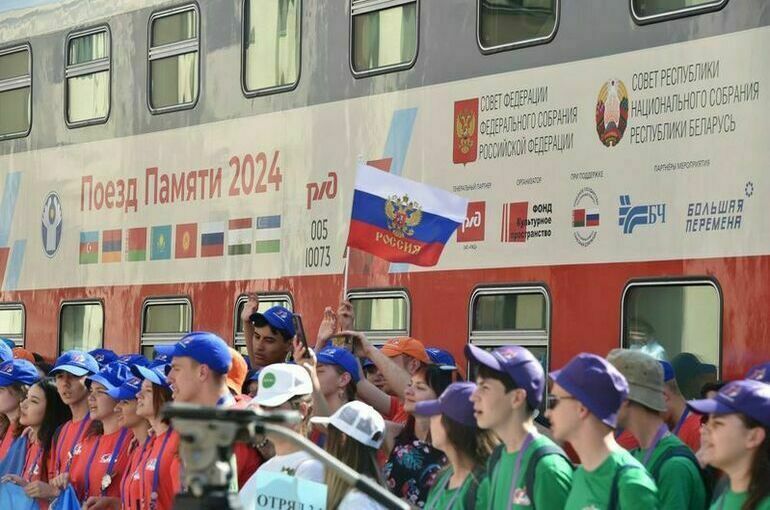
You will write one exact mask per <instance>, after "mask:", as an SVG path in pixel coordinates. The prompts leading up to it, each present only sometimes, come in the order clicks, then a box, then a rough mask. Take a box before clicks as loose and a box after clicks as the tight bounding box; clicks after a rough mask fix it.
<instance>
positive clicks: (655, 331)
mask: <svg viewBox="0 0 770 510" xmlns="http://www.w3.org/2000/svg"><path fill="white" fill-rule="evenodd" d="M622 321H623V323H622V325H621V331H622V335H623V336H622V340H623V341H622V345H623V347H625V348H629V349H639V350H641V351H644V352H646V353H648V354H650V355H652V356H654V357H656V358H658V359H665V360H668V361H670V362H671V364H672V366H673V367H674V371H675V372H676V378H677V383H678V384H679V388H680V389H681V390H682V393H683V394H684V396H685V397H686V398H698V397H699V396H700V389H701V387H702V386H703V384H705V383H706V382H709V381H714V380H716V379H717V377H718V376H719V365H720V345H721V331H722V296H721V293H720V291H719V287H717V285H716V284H715V283H714V282H713V281H711V280H694V281H657V282H649V281H645V282H632V283H630V284H629V285H628V286H627V287H626V289H625V291H624V293H623V315H622Z"/></svg>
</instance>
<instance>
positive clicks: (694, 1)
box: [631, 0, 727, 22]
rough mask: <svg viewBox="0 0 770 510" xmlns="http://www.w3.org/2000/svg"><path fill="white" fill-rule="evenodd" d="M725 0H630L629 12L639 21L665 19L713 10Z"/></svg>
mask: <svg viewBox="0 0 770 510" xmlns="http://www.w3.org/2000/svg"><path fill="white" fill-rule="evenodd" d="M726 3H727V0H631V13H632V14H633V16H634V18H635V19H636V20H637V21H639V22H650V21H662V20H666V19H671V18H676V17H681V16H688V15H691V14H699V13H702V12H708V11H714V10H717V9H721V8H722V7H724V6H725V4H726Z"/></svg>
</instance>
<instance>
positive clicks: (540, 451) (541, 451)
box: [471, 444, 572, 509]
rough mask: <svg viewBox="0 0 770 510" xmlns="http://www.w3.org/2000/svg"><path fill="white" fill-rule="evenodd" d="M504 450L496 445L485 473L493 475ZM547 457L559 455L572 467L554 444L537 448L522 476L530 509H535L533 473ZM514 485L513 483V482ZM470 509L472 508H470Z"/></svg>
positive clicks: (502, 445) (570, 462) (501, 445)
mask: <svg viewBox="0 0 770 510" xmlns="http://www.w3.org/2000/svg"><path fill="white" fill-rule="evenodd" d="M504 448H505V445H504V444H500V445H497V447H495V449H494V450H492V455H490V456H489V459H488V460H487V472H488V473H490V474H491V473H493V472H494V467H495V466H497V464H498V462H499V461H500V458H501V457H502V456H503V449H504ZM548 455H559V456H561V457H562V458H563V459H564V460H566V461H567V462H568V463H569V465H570V466H572V461H571V460H569V457H567V454H566V453H564V450H562V449H561V448H559V447H558V446H556V445H554V444H546V445H543V446H540V447H538V448H537V449H535V450H534V451H533V452H532V456H531V457H530V458H529V462H528V463H527V467H526V470H525V471H524V472H525V475H524V480H525V482H524V484H525V487H526V489H527V496H528V497H529V499H530V502H531V507H532V508H533V509H534V508H535V499H534V493H535V471H536V470H537V464H538V462H540V461H541V460H542V459H543V457H546V456H548ZM514 483H515V482H514ZM492 490H493V491H494V487H492ZM471 508H472V507H471Z"/></svg>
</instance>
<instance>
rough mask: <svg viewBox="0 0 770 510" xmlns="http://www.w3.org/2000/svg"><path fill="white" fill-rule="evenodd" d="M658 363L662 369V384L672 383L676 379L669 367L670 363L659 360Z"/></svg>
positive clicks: (671, 367) (672, 368)
mask: <svg viewBox="0 0 770 510" xmlns="http://www.w3.org/2000/svg"><path fill="white" fill-rule="evenodd" d="M658 363H660V366H662V367H663V382H668V381H673V380H674V379H676V374H675V373H674V367H673V366H671V363H669V362H668V361H666V360H663V359H659V360H658Z"/></svg>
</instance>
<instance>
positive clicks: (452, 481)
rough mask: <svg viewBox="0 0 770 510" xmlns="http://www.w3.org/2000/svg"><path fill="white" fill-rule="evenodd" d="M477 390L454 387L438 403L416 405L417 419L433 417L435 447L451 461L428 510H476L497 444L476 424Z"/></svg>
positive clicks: (471, 386) (466, 385) (467, 385)
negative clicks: (481, 486)
mask: <svg viewBox="0 0 770 510" xmlns="http://www.w3.org/2000/svg"><path fill="white" fill-rule="evenodd" d="M475 389H476V385H475V384H473V383H469V382H457V383H453V384H450V385H449V386H448V387H447V389H445V390H444V392H443V393H442V394H441V396H439V398H438V399H436V400H427V401H423V402H417V404H416V405H415V408H414V414H415V415H418V416H428V417H430V438H431V444H432V445H433V447H434V448H438V449H439V450H441V451H443V452H444V453H445V454H446V457H447V460H448V465H447V467H446V469H444V470H443V472H442V473H441V474H440V475H439V478H438V479H437V480H436V483H435V484H434V485H433V488H432V489H431V490H430V492H429V493H428V499H427V500H426V502H425V507H424V508H426V509H428V510H437V509H447V510H452V509H454V510H466V509H467V510H471V509H473V508H476V501H477V494H478V486H479V484H480V483H481V481H482V480H483V479H484V476H485V475H486V469H485V465H486V462H487V459H488V458H489V455H490V454H491V453H492V449H493V448H494V447H495V445H496V444H497V440H496V439H495V436H494V434H493V433H492V432H491V431H488V430H481V429H479V428H478V426H477V424H476V418H475V417H474V415H473V403H472V402H471V395H472V394H473V392H474V390H475ZM480 508H484V506H483V505H482V506H481V507H480Z"/></svg>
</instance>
